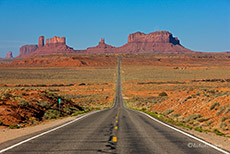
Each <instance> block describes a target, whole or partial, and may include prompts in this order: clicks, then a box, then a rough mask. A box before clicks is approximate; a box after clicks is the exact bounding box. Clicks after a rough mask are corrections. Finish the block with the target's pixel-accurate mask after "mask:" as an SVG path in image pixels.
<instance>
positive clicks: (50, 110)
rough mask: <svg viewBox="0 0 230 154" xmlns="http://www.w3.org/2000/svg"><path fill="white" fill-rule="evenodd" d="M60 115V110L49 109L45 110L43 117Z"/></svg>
mask: <svg viewBox="0 0 230 154" xmlns="http://www.w3.org/2000/svg"><path fill="white" fill-rule="evenodd" d="M60 116H61V114H60V112H59V111H58V110H53V109H49V110H47V111H46V112H45V114H44V116H43V117H44V118H45V119H57V118H59V117H60Z"/></svg>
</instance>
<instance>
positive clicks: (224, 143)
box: [175, 126, 230, 152]
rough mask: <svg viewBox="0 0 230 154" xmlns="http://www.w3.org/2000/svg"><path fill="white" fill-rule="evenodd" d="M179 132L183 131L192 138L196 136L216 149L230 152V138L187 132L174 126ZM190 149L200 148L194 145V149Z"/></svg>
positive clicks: (209, 133) (210, 133) (187, 130)
mask: <svg viewBox="0 0 230 154" xmlns="http://www.w3.org/2000/svg"><path fill="white" fill-rule="evenodd" d="M175 127H177V128H178V129H180V130H183V131H185V132H187V133H189V134H192V135H193V136H196V137H198V138H200V139H203V140H204V141H206V142H208V143H211V144H213V145H215V146H217V147H220V148H222V149H225V150H227V151H229V152H230V146H229V145H230V138H229V137H224V136H219V135H216V134H214V133H212V132H198V131H195V130H189V129H182V128H181V127H178V126H175ZM192 148H200V147H199V146H197V147H196V145H194V147H192Z"/></svg>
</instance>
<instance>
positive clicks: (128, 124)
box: [6, 61, 220, 154]
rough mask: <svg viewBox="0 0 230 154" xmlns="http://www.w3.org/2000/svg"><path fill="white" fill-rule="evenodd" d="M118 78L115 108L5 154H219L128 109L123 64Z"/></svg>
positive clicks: (81, 120)
mask: <svg viewBox="0 0 230 154" xmlns="http://www.w3.org/2000/svg"><path fill="white" fill-rule="evenodd" d="M117 74H118V78H117V89H116V97H115V105H114V106H113V108H111V109H108V110H104V111H101V112H97V113H94V114H91V115H89V116H87V117H84V118H82V119H80V120H78V121H76V122H73V123H71V124H69V125H67V126H65V127H62V128H60V129H57V130H55V131H52V132H50V133H47V134H45V135H42V136H40V137H38V138H35V139H32V140H30V141H28V142H26V143H23V144H21V145H19V146H17V147H14V148H12V149H9V150H8V151H6V153H23V154H24V153H55V154H56V153H65V154H67V153H79V154H84V153H120V154H129V153H132V154H141V153H143V154H148V153H151V154H152V153H156V154H165V153H172V154H180V153H188V154H192V153H196V154H214V153H215V154H216V153H220V152H218V151H217V150H215V149H213V148H211V147H209V146H205V145H204V144H203V143H199V142H198V141H196V140H194V139H191V138H189V137H187V136H185V135H183V134H181V133H179V132H177V131H174V130H172V129H170V128H168V127H166V126H164V125H162V124H160V123H158V122H156V121H154V120H152V119H150V118H149V117H147V116H145V115H144V114H142V113H139V112H137V111H133V110H130V109H127V108H125V107H124V106H123V99H122V92H121V79H120V61H118V73H117ZM19 140H20V139H19ZM190 146H192V147H190Z"/></svg>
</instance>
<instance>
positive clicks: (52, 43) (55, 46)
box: [30, 36, 76, 56]
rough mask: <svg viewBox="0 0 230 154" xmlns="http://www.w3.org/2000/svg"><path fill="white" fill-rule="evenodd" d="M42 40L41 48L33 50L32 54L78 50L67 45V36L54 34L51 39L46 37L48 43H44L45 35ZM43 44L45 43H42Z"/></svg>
mask: <svg viewBox="0 0 230 154" xmlns="http://www.w3.org/2000/svg"><path fill="white" fill-rule="evenodd" d="M40 40H41V43H40V44H41V45H40V46H39V48H38V49H37V50H36V51H35V52H33V53H32V54H31V55H30V56H37V55H49V54H54V53H74V52H76V51H75V50H74V49H73V48H71V47H69V46H67V45H66V38H65V37H58V36H54V37H52V38H50V39H46V44H45V45H44V37H42V38H41V39H40V38H39V41H40ZM42 44H43V45H42Z"/></svg>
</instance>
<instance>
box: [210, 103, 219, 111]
mask: <svg viewBox="0 0 230 154" xmlns="http://www.w3.org/2000/svg"><path fill="white" fill-rule="evenodd" d="M216 106H220V103H219V102H215V103H213V104H212V105H211V107H210V110H213V109H214V108H215V107H216Z"/></svg>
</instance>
